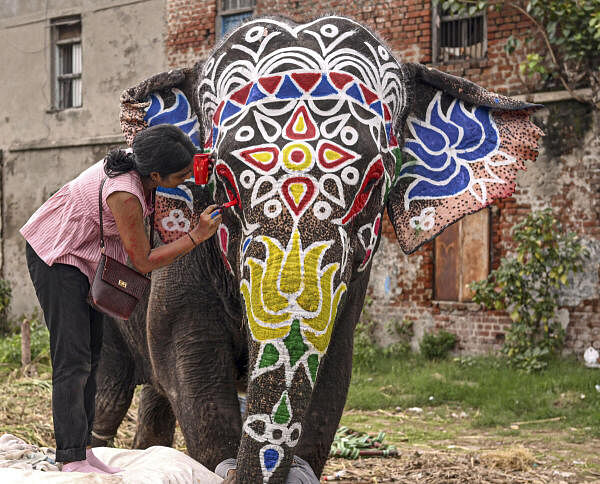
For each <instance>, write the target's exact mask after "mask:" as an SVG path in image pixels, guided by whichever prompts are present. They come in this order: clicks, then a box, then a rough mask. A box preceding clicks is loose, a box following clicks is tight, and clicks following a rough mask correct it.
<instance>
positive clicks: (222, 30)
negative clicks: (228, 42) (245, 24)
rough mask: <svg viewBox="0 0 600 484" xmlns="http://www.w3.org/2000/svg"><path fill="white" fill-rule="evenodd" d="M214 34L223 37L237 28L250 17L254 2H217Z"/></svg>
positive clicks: (242, 0)
mask: <svg viewBox="0 0 600 484" xmlns="http://www.w3.org/2000/svg"><path fill="white" fill-rule="evenodd" d="M218 5H219V7H220V8H219V12H218V15H217V28H216V32H217V35H218V37H219V38H220V37H223V36H224V35H225V34H226V33H227V32H229V31H230V30H233V29H234V28H235V27H237V26H238V25H239V24H240V23H241V22H242V21H243V20H244V19H247V18H249V17H252V15H253V14H254V7H256V0H219V2H218Z"/></svg>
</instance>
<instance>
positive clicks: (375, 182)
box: [363, 177, 381, 192]
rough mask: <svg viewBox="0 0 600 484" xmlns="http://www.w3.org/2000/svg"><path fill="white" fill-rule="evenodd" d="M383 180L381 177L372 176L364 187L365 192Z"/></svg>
mask: <svg viewBox="0 0 600 484" xmlns="http://www.w3.org/2000/svg"><path fill="white" fill-rule="evenodd" d="M380 180H381V178H374V177H373V178H371V179H370V180H369V181H368V182H367V183H366V185H365V186H364V188H363V192H369V191H371V190H372V189H373V187H374V186H375V185H376V184H377V183H378V182H379V181H380Z"/></svg>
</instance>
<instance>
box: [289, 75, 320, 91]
mask: <svg viewBox="0 0 600 484" xmlns="http://www.w3.org/2000/svg"><path fill="white" fill-rule="evenodd" d="M291 76H292V79H294V81H296V84H298V86H300V87H301V88H302V89H303V90H304V92H309V91H310V90H311V89H312V88H313V87H315V84H316V83H317V82H319V79H321V73H320V72H317V73H314V72H294V73H292V74H291Z"/></svg>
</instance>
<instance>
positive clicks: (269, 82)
mask: <svg viewBox="0 0 600 484" xmlns="http://www.w3.org/2000/svg"><path fill="white" fill-rule="evenodd" d="M281 79H282V76H269V77H261V78H260V79H259V80H258V83H259V84H260V85H261V86H262V87H264V88H265V90H266V91H267V92H268V93H269V94H273V93H274V92H275V90H276V89H277V87H278V86H279V84H280V83H281Z"/></svg>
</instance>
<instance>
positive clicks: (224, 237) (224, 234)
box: [219, 225, 231, 271]
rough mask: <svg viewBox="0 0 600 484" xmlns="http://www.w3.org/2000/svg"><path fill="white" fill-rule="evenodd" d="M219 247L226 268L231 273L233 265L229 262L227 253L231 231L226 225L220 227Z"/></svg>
mask: <svg viewBox="0 0 600 484" xmlns="http://www.w3.org/2000/svg"><path fill="white" fill-rule="evenodd" d="M219 245H220V246H221V256H222V257H223V263H224V264H225V267H226V268H227V269H228V270H229V271H231V265H230V264H229V261H228V260H227V251H228V249H229V231H228V230H227V227H226V226H225V225H221V226H220V227H219Z"/></svg>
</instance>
